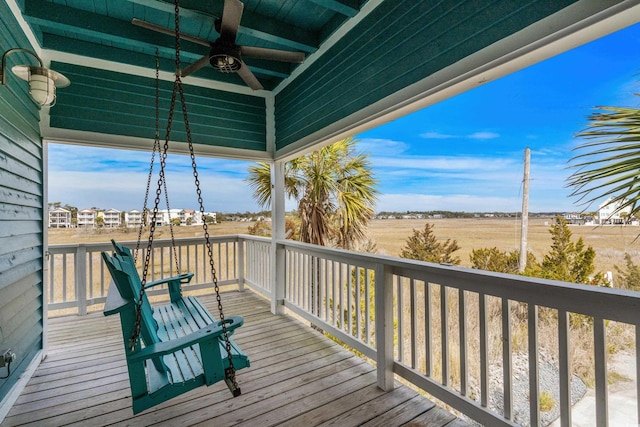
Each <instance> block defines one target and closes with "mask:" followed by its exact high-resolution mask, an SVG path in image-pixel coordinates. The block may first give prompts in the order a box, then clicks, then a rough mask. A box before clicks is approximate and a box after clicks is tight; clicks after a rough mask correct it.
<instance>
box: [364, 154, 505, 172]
mask: <svg viewBox="0 0 640 427" xmlns="http://www.w3.org/2000/svg"><path fill="white" fill-rule="evenodd" d="M371 161H372V163H373V164H374V165H375V166H376V167H385V168H398V169H400V168H402V169H422V170H464V171H469V170H475V171H478V172H487V171H492V170H503V169H505V168H512V167H513V166H514V164H515V162H514V160H512V159H508V158H492V157H489V158H485V157H456V156H433V157H427V156H411V157H394V158H389V157H378V156H376V157H374V158H372V160H371ZM411 173H413V172H411Z"/></svg>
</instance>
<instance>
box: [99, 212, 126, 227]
mask: <svg viewBox="0 0 640 427" xmlns="http://www.w3.org/2000/svg"><path fill="white" fill-rule="evenodd" d="M102 219H103V220H104V226H105V227H106V228H118V227H120V225H121V224H122V217H121V216H120V211H119V210H117V209H113V208H111V209H107V210H106V211H103V212H102Z"/></svg>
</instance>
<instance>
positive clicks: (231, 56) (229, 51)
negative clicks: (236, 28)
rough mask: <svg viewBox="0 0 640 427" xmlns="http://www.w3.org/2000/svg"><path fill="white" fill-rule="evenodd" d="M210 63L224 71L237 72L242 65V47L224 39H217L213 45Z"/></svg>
mask: <svg viewBox="0 0 640 427" xmlns="http://www.w3.org/2000/svg"><path fill="white" fill-rule="evenodd" d="M209 63H210V64H211V66H212V67H213V68H215V69H216V70H218V71H221V72H223V73H235V72H237V71H238V70H239V69H240V67H242V56H241V55H240V47H238V46H236V45H235V43H232V42H228V41H225V40H222V39H218V40H216V41H215V42H214V43H213V44H212V45H211V51H210V52H209Z"/></svg>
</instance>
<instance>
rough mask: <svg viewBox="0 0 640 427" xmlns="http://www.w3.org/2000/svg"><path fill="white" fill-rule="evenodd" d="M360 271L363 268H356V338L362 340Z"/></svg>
mask: <svg viewBox="0 0 640 427" xmlns="http://www.w3.org/2000/svg"><path fill="white" fill-rule="evenodd" d="M360 271H361V267H358V266H355V272H356V283H355V286H356V298H355V299H356V333H355V336H356V337H357V338H358V339H362V329H361V325H360V323H361V322H360V316H362V309H361V306H362V304H361V302H362V301H361V295H360V293H361V292H360Z"/></svg>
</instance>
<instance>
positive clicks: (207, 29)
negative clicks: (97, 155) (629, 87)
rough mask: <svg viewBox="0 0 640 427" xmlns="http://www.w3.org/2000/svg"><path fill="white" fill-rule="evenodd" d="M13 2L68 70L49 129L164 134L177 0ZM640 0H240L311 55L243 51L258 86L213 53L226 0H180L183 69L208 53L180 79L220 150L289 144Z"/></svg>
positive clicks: (45, 127) (601, 22)
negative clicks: (297, 57)
mask: <svg viewBox="0 0 640 427" xmlns="http://www.w3.org/2000/svg"><path fill="white" fill-rule="evenodd" d="M227 1H232V0H227ZM236 1H237V0H236ZM0 2H1V3H4V4H5V5H8V6H10V9H11V10H12V13H14V15H15V16H14V17H15V24H8V25H5V26H3V27H2V28H0V32H1V34H0V36H1V37H4V38H10V37H9V36H10V35H13V34H15V33H16V32H24V33H25V35H27V36H28V38H29V39H30V40H31V41H32V44H35V45H37V46H32V47H37V49H38V50H39V51H40V52H41V53H42V56H43V58H44V59H45V61H46V62H48V63H50V66H51V68H52V69H54V70H57V71H60V72H62V73H64V74H65V75H66V76H67V77H69V78H70V80H71V86H69V87H67V88H64V89H60V90H59V91H58V99H57V103H56V105H55V106H53V107H51V108H47V109H45V110H43V114H42V115H41V117H42V118H43V121H42V124H41V132H42V136H43V137H44V138H45V139H47V140H50V141H56V142H65V141H69V142H73V143H80V144H95V145H100V146H114V147H122V148H136V149H149V148H150V147H152V144H153V136H154V126H155V90H156V89H155V88H156V79H155V77H154V76H155V67H156V60H155V56H156V52H158V55H159V68H160V79H159V85H158V87H159V92H160V101H159V108H160V128H161V129H163V128H164V127H165V126H166V122H167V111H168V108H169V104H170V99H171V92H172V87H173V86H172V81H173V80H174V74H173V73H174V72H175V69H176V64H175V37H174V35H173V29H174V22H175V7H174V3H173V1H170V0H0ZM639 4H640V0H598V1H593V0H423V1H416V0H243V5H244V8H243V11H242V13H241V15H239V16H238V17H239V18H240V21H239V25H238V28H237V35H236V39H235V42H236V44H237V45H240V46H247V47H257V48H267V49H276V50H280V51H287V52H295V53H298V54H303V55H304V57H305V60H304V62H303V63H302V64H299V63H290V62H281V61H277V60H269V59H258V58H255V57H252V56H250V55H248V54H243V56H242V59H243V60H244V62H245V64H246V66H247V67H248V69H249V70H250V72H251V74H253V76H255V78H256V79H257V80H258V81H259V83H260V84H261V85H262V87H263V89H260V90H252V89H250V88H249V87H248V85H247V84H246V83H245V81H246V78H245V79H244V80H243V79H242V78H241V77H240V76H239V75H238V74H237V73H231V74H228V73H221V72H219V71H217V70H215V69H214V68H213V67H212V66H210V65H209V64H208V62H207V59H203V58H205V57H208V53H209V51H210V49H211V46H209V43H213V42H214V41H215V40H217V39H218V38H219V37H220V33H219V30H220V27H219V26H218V27H217V26H216V21H217V20H219V19H220V18H222V17H223V16H224V12H225V11H226V10H228V9H226V6H225V0H180V30H181V34H182V35H183V36H185V37H183V38H182V39H181V40H180V60H181V64H180V65H181V68H183V69H184V67H185V66H188V65H189V64H192V63H194V62H196V61H198V60H201V65H203V66H202V68H199V69H197V70H196V71H195V72H193V73H192V74H190V75H189V76H185V77H183V78H182V81H183V82H184V87H185V97H186V101H187V105H188V110H189V119H190V125H191V126H190V128H191V133H192V137H193V141H194V142H195V144H196V146H197V147H198V151H200V152H201V153H203V154H209V155H222V156H228V157H237V158H247V159H263V160H269V159H274V158H275V159H277V158H285V157H291V156H292V155H295V154H296V153H300V152H303V151H305V150H309V149H310V148H313V147H314V146H317V145H318V144H323V143H327V142H328V141H330V140H331V139H336V138H338V137H344V136H347V135H348V134H349V133H350V132H354V131H356V130H362V129H363V128H366V127H367V126H373V125H374V124H379V123H381V122H384V121H385V120H391V119H393V118H394V117H397V114H406V113H408V112H410V111H411V110H415V109H417V108H421V107H424V106H425V105H428V104H429V103H433V102H437V101H438V100H439V99H444V98H446V97H449V96H453V95H455V94H456V93H459V92H460V91H464V90H469V89H470V88H472V87H473V85H474V84H475V85H477V84H482V83H483V82H485V81H488V80H491V79H494V78H497V77H499V76H500V75H504V74H506V73H508V72H512V71H514V70H516V69H518V68H522V67H524V66H527V65H528V64H531V63H534V62H536V61H539V60H542V59H544V58H545V57H549V56H551V55H554V54H556V53H559V52H561V51H562V50H566V49H569V48H571V47H572V46H575V45H577V44H579V43H584V42H586V41H589V39H590V38H596V37H598V36H599V35H603V34H604V33H606V32H607V31H612V30H615V29H616V28H622V27H623V26H626V25H630V24H631V23H633V22H632V21H636V22H637V20H638V19H639V18H638V15H640V12H639V7H638V5H639ZM227 13H229V12H227ZM633 16H635V18H633ZM630 17H631V18H630ZM135 20H138V21H137V22H139V21H143V22H145V23H146V24H144V25H139V24H136V23H135V22H136V21H135ZM5 22H9V21H7V20H5ZM152 26H156V27H162V28H165V29H166V31H165V32H164V33H163V32H160V31H157V30H153V29H152V28H151V27H152ZM222 32H223V33H224V30H222ZM565 40H568V41H565ZM16 47H17V46H16ZM20 47H29V46H20ZM547 47H548V48H547ZM245 52H246V51H245ZM539 52H543V53H539ZM10 65H12V64H10ZM469 82H471V83H469ZM12 84H15V83H12ZM396 111H401V112H399V113H396ZM174 121H175V123H176V124H175V127H174V129H173V132H172V135H171V140H172V144H174V145H173V146H172V149H176V150H177V151H180V150H183V151H184V148H185V144H184V141H186V131H185V127H184V125H183V124H182V116H181V112H179V114H177V115H176V118H175V119H174Z"/></svg>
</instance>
